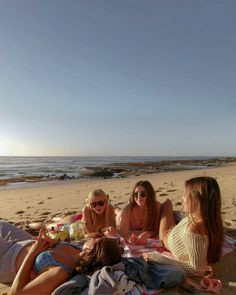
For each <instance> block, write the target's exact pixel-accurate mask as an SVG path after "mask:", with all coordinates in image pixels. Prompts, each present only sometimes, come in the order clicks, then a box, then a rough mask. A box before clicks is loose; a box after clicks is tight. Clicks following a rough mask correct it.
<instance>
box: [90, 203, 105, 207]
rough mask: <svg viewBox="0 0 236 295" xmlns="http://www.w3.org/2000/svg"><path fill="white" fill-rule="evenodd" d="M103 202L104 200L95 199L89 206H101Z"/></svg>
mask: <svg viewBox="0 0 236 295" xmlns="http://www.w3.org/2000/svg"><path fill="white" fill-rule="evenodd" d="M105 203H106V201H97V202H92V203H90V206H91V207H92V208H96V207H97V206H99V207H102V206H104V205H105Z"/></svg>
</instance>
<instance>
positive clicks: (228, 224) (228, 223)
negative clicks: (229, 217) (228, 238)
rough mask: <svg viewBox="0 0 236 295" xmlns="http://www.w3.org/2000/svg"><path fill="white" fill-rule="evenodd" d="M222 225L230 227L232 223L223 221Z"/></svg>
mask: <svg viewBox="0 0 236 295" xmlns="http://www.w3.org/2000/svg"><path fill="white" fill-rule="evenodd" d="M224 224H225V225H227V226H230V225H232V223H231V222H229V221H224Z"/></svg>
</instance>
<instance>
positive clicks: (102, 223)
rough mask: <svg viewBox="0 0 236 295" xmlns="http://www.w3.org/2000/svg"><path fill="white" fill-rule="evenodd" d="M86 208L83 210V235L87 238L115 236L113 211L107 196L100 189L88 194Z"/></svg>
mask: <svg viewBox="0 0 236 295" xmlns="http://www.w3.org/2000/svg"><path fill="white" fill-rule="evenodd" d="M86 203H87V206H86V207H85V208H84V209H83V212H82V214H83V221H85V233H86V234H88V235H89V236H95V237H96V236H98V235H102V234H103V233H105V234H107V235H111V236H112V235H115V234H116V218H115V210H114V208H113V206H112V205H111V204H110V203H109V198H108V195H107V194H106V193H105V192H104V191H103V190H101V189H96V190H94V191H92V192H90V193H89V195H88V197H87V199H86Z"/></svg>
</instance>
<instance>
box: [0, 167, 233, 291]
mask: <svg viewBox="0 0 236 295" xmlns="http://www.w3.org/2000/svg"><path fill="white" fill-rule="evenodd" d="M202 175H205V176H212V177H215V178H216V179H217V181H218V182H219V184H220V188H221V193H222V218H223V221H224V227H225V231H226V233H227V234H229V235H231V236H233V237H234V238H236V163H230V164H227V165H225V166H223V167H214V168H207V169H198V170H186V171H176V172H163V173H156V174H146V175H140V176H133V177H129V178H122V179H93V180H86V179H80V180H76V181H75V180H69V181H65V182H54V183H44V184H38V183H37V184H34V185H32V186H31V187H27V188H7V187H4V188H1V191H0V203H1V206H0V216H1V219H3V220H6V221H10V222H13V223H15V224H17V225H19V226H22V225H24V224H25V222H26V221H28V222H34V221H43V220H45V219H46V218H48V217H51V216H63V215H67V214H73V213H76V212H79V211H80V210H81V209H82V207H83V206H84V204H85V197H86V195H87V194H88V192H89V191H91V190H93V189H95V188H101V189H103V190H104V191H105V192H106V193H107V194H109V197H110V200H111V203H112V204H113V205H114V206H116V207H119V208H121V209H122V208H123V207H124V205H125V204H126V203H127V201H128V199H129V196H130V193H131V191H132V188H133V186H134V184H135V183H136V182H137V181H139V180H141V179H146V180H149V181H150V182H151V183H152V184H153V186H154V188H155V190H156V193H157V198H158V200H159V201H160V202H163V201H164V200H165V199H166V198H169V199H171V200H172V201H173V204H174V207H175V209H176V210H181V196H182V191H183V184H184V181H185V180H186V179H188V178H191V177H195V176H202ZM235 269H236V252H235V251H234V252H232V253H229V254H227V255H225V256H223V257H222V260H221V261H220V262H219V263H217V264H216V265H215V266H214V270H215V277H216V278H218V279H220V280H222V282H223V285H224V287H223V291H222V293H221V294H223V295H231V294H232V295H233V294H236V274H235ZM4 292H9V287H7V286H4V285H2V284H0V294H3V293H4ZM185 293H186V294H188V293H187V292H184V293H183V290H181V291H179V290H177V289H175V290H169V291H166V294H185ZM195 294H204V293H203V292H202V293H201V292H199V291H196V292H195Z"/></svg>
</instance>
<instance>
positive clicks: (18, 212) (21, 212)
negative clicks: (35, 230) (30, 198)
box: [15, 210, 25, 214]
mask: <svg viewBox="0 0 236 295" xmlns="http://www.w3.org/2000/svg"><path fill="white" fill-rule="evenodd" d="M23 213H25V211H23V210H20V211H17V212H16V213H15V214H23Z"/></svg>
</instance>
